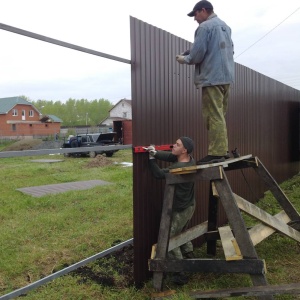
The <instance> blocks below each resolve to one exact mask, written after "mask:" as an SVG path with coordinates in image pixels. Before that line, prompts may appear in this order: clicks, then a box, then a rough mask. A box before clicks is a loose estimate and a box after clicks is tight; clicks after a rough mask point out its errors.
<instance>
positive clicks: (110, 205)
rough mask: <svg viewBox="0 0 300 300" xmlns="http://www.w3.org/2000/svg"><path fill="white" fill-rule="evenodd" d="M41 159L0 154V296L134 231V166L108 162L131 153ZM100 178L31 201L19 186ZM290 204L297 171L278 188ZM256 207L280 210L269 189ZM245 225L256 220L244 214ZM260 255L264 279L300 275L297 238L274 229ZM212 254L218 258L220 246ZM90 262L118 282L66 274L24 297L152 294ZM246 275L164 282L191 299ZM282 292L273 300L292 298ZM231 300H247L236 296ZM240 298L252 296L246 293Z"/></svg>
mask: <svg viewBox="0 0 300 300" xmlns="http://www.w3.org/2000/svg"><path fill="white" fill-rule="evenodd" d="M38 158H49V156H44V157H17V158H2V159H1V160H0V181H1V182H2V189H1V196H0V205H1V210H0V255H1V259H0V295H4V294H6V293H8V292H11V291H13V290H14V289H17V288H20V287H23V286H26V285H28V284H29V283H32V282H35V281H36V280H39V279H41V278H42V277H45V276H47V275H50V274H52V273H53V272H55V271H57V270H61V269H63V268H64V267H65V266H67V265H71V264H74V263H76V262H79V261H81V260H83V259H85V258H87V257H89V256H91V255H94V254H96V253H99V252H101V251H103V250H106V249H108V248H110V247H111V246H112V244H113V243H114V242H115V241H117V240H121V241H125V240H128V239H130V238H132V236H133V233H132V232H133V215H132V168H131V167H127V168H125V167H123V166H122V165H120V164H113V162H124V161H126V162H130V161H132V155H131V150H121V151H118V152H117V153H115V154H114V156H113V157H112V158H107V160H109V161H111V162H112V164H110V165H106V166H98V167H97V165H95V166H94V167H90V164H91V162H92V159H90V158H65V157H63V156H59V155H56V156H51V157H50V158H61V159H63V160H64V161H63V162H60V163H51V164H50V163H33V162H31V160H32V159H38ZM95 179H99V180H105V181H108V182H111V183H112V184H111V185H105V186H98V187H95V188H93V189H89V190H83V191H69V192H65V193H61V194H55V195H47V196H43V197H39V198H35V197H32V196H29V195H25V194H23V193H21V192H19V191H17V190H16V189H17V188H22V187H28V186H36V185H45V184H55V183H63V182H72V181H80V180H95ZM281 187H282V189H283V190H284V191H285V193H286V194H287V196H288V197H289V199H290V201H291V202H292V203H293V204H294V206H295V207H296V208H297V210H298V211H300V203H299V197H300V176H295V177H294V178H292V179H290V180H289V181H287V182H285V183H283V184H282V185H281ZM258 206H260V207H262V208H263V209H264V210H266V211H269V212H270V213H272V214H274V213H277V212H278V211H279V207H278V205H277V203H276V201H275V200H274V198H273V197H272V195H271V194H270V193H269V192H267V193H266V196H265V198H264V199H263V200H261V201H260V202H259V203H258ZM245 221H246V223H247V224H249V225H253V224H254V223H255V222H254V221H253V220H252V219H251V218H249V217H247V216H245ZM256 250H257V252H258V255H259V257H260V258H262V259H265V260H266V264H267V269H268V273H267V278H268V281H269V283H270V284H284V283H294V282H298V281H299V278H300V263H299V255H300V247H299V244H298V243H296V242H295V241H293V240H291V239H289V238H287V237H284V236H283V235H280V234H273V235H272V236H271V237H269V238H267V239H266V240H265V241H263V242H262V243H260V244H259V245H257V246H256ZM217 252H218V256H217V257H219V258H223V254H222V253H223V252H222V248H221V245H220V244H219V243H218V251H217ZM196 253H197V255H198V256H199V257H206V249H205V247H204V246H203V247H201V248H200V249H196ZM104 266H105V267H104V268H103V266H102V267H101V265H99V264H97V263H96V262H94V263H90V264H88V266H87V267H88V268H91V269H92V270H93V272H94V273H95V274H100V273H101V272H102V273H103V272H104V271H106V272H109V273H110V274H113V277H114V278H115V282H116V284H115V285H114V286H110V287H108V286H105V285H101V284H99V283H97V282H96V281H94V280H91V279H90V278H88V279H86V280H82V277H80V276H79V275H78V274H67V275H65V276H63V277H60V278H57V279H55V280H53V281H51V282H50V283H48V284H45V285H44V286H41V287H39V288H37V289H36V290H33V291H31V292H29V293H28V295H27V297H26V299H30V300H33V299H39V300H40V299H49V300H50V299H51V300H52V299H76V300H77V299H93V300H94V299H122V300H127V299H128V300H129V299H130V300H131V299H137V300H139V299H150V296H151V293H154V290H153V287H152V281H151V280H150V281H149V282H146V283H145V285H144V287H143V288H141V289H139V290H136V289H135V288H134V287H132V286H125V285H124V282H122V280H123V281H124V279H123V278H122V274H120V273H119V272H118V270H116V269H115V268H112V267H110V266H109V264H108V263H107V264H104ZM251 285H252V284H251V280H250V278H249V276H248V275H237V274H234V275H226V274H223V275H216V274H201V273H198V274H193V275H192V279H191V280H190V282H189V284H187V285H186V286H184V287H181V288H178V287H176V286H172V285H171V284H170V282H169V281H168V279H167V280H166V287H165V289H176V291H177V292H176V295H175V296H174V297H173V299H176V300H187V299H190V298H189V296H188V294H189V292H191V291H192V290H208V289H222V288H230V287H232V288H234V287H245V286H251ZM296 297H297V296H295V295H294V296H289V295H282V296H277V297H275V299H297V298H296ZM236 299H245V298H243V297H238V298H236ZM246 299H254V298H251V297H248V298H246Z"/></svg>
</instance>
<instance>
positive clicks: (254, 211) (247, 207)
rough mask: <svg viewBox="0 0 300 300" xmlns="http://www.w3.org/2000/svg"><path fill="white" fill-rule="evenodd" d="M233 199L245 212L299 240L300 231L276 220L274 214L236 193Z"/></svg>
mask: <svg viewBox="0 0 300 300" xmlns="http://www.w3.org/2000/svg"><path fill="white" fill-rule="evenodd" d="M234 196H235V200H236V202H237V204H238V207H239V208H240V209H241V210H242V211H244V212H245V213H246V214H248V215H250V216H252V217H254V218H256V219H257V220H259V221H261V222H263V223H264V224H266V225H268V226H270V227H272V228H273V229H275V230H277V231H279V232H281V233H283V234H284V235H286V236H287V237H290V238H291V239H293V240H295V241H297V242H300V232H299V231H297V230H295V229H294V228H292V227H290V226H288V225H286V224H285V223H284V222H282V221H280V220H278V219H277V218H275V217H274V216H272V215H270V214H268V213H267V212H265V211H264V210H262V209H260V208H259V207H257V206H255V205H254V204H252V203H250V202H248V201H246V200H245V199H243V198H242V197H240V196H238V195H236V194H235V195H234Z"/></svg>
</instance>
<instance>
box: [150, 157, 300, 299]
mask: <svg viewBox="0 0 300 300" xmlns="http://www.w3.org/2000/svg"><path fill="white" fill-rule="evenodd" d="M249 167H252V168H253V169H254V170H255V171H256V172H257V173H258V175H259V176H260V177H261V179H262V180H263V181H264V182H265V183H266V184H267V186H268V187H269V189H270V191H271V192H272V193H273V195H274V197H275V199H276V200H277V201H278V202H279V204H280V205H281V207H282V208H283V211H282V212H280V213H279V214H277V215H275V216H272V215H270V214H268V213H267V212H265V211H263V210H262V209H260V208H258V207H257V206H255V205H254V204H252V203H250V202H248V201H246V200H245V199H243V198H241V197H239V196H238V195H236V194H234V193H233V192H232V190H231V187H230V185H229V182H228V180H227V177H226V174H225V170H224V168H227V170H235V169H243V168H249ZM197 180H210V182H211V185H210V186H211V190H210V206H209V217H208V221H206V222H204V223H202V224H199V225H197V226H195V227H193V228H191V229H189V230H187V231H185V232H184V233H182V234H180V235H178V236H176V237H173V238H171V239H170V240H169V235H170V226H171V215H172V205H173V197H174V190H175V185H176V184H177V183H183V182H191V181H194V182H195V181H197ZM217 199H219V200H220V201H221V202H222V205H223V207H224V210H225V213H226V215H227V219H228V223H229V226H226V227H221V228H219V229H218V231H219V235H218V238H219V237H220V238H221V241H222V245H223V249H224V253H225V257H226V259H225V260H219V259H218V260H217V259H188V260H185V259H183V260H169V259H167V252H168V251H170V250H172V249H174V248H176V247H179V246H180V245H183V244H184V243H186V242H187V241H190V240H193V239H195V238H197V237H199V236H201V235H203V234H205V235H206V236H207V240H208V242H207V251H208V253H209V254H215V252H216V240H217V238H213V236H216V233H215V230H216V229H217V228H216V227H217V223H216V222H217V209H216V208H217V202H218V200H217ZM240 210H242V211H244V212H245V213H247V214H249V215H251V216H253V217H254V218H256V219H258V220H260V221H261V222H262V223H263V224H258V225H256V226H254V227H253V228H251V229H250V230H249V231H248V230H247V228H246V226H245V223H244V220H243V217H242V214H241V212H240ZM289 222H290V223H291V222H292V223H299V222H300V216H299V213H298V212H297V211H296V209H295V208H294V207H293V205H292V204H291V203H290V201H289V200H288V199H287V197H286V196H285V194H284V193H283V191H282V190H281V189H280V187H279V186H278V184H277V183H276V181H275V180H274V179H273V178H272V176H271V175H270V173H269V172H268V171H267V170H266V168H265V167H264V166H263V164H262V163H261V162H260V161H259V159H258V158H257V157H253V156H252V155H246V156H242V157H239V158H234V159H229V160H226V161H225V162H222V163H216V164H210V165H197V166H192V167H186V168H179V169H172V170H170V173H169V174H167V176H166V187H165V193H164V202H163V208H162V216H161V222H160V228H159V233H158V241H157V244H156V246H155V247H154V248H153V249H152V255H151V259H149V270H150V271H153V286H154V289H155V290H156V291H162V288H163V274H164V272H182V271H184V272H204V273H208V272H209V273H245V274H249V275H250V277H251V280H252V283H253V285H254V286H265V285H267V284H268V282H267V279H266V276H265V273H266V267H265V262H264V260H261V259H259V258H258V255H257V253H256V250H255V248H254V246H255V245H256V244H258V243H259V242H260V241H262V240H263V239H265V238H266V237H268V236H269V235H271V234H272V233H273V232H275V231H279V232H281V233H283V234H285V235H286V236H288V237H290V238H292V239H294V240H296V241H298V242H300V232H299V231H297V230H295V229H294V228H293V227H291V226H289V225H287V223H289ZM258 298H261V299H262V298H263V299H273V296H272V295H268V296H263V297H258Z"/></svg>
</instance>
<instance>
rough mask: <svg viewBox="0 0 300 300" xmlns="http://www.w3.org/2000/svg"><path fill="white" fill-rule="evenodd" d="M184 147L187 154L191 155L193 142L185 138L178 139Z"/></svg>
mask: <svg viewBox="0 0 300 300" xmlns="http://www.w3.org/2000/svg"><path fill="white" fill-rule="evenodd" d="M179 139H180V140H181V142H182V144H183V146H184V148H185V149H186V150H187V153H191V152H193V150H194V142H193V140H192V139H191V138H189V137H187V136H182V137H180V138H179Z"/></svg>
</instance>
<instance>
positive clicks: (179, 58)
mask: <svg viewBox="0 0 300 300" xmlns="http://www.w3.org/2000/svg"><path fill="white" fill-rule="evenodd" d="M176 60H177V61H178V62H179V63H180V64H186V62H185V60H184V56H183V55H176Z"/></svg>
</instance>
